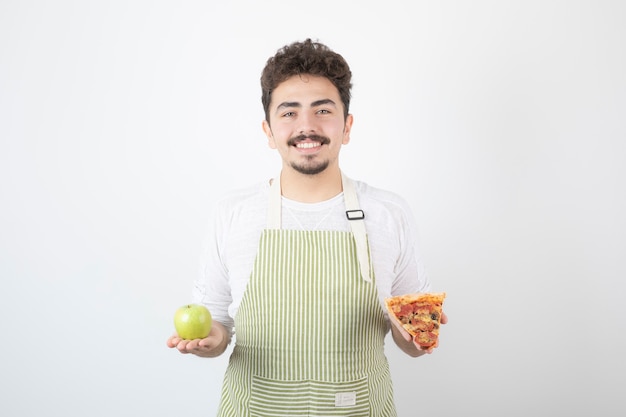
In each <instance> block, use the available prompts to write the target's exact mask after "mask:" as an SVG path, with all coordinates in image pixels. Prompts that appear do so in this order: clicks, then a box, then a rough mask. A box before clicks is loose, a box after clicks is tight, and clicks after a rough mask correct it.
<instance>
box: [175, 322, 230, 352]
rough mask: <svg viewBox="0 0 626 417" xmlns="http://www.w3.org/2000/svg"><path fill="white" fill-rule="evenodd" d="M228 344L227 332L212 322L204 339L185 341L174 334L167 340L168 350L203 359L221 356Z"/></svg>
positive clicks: (228, 336) (228, 335)
mask: <svg viewBox="0 0 626 417" xmlns="http://www.w3.org/2000/svg"><path fill="white" fill-rule="evenodd" d="M229 343H230V334H229V332H228V330H226V328H225V327H224V326H223V325H222V324H221V323H219V322H216V321H213V325H212V326H211V331H210V332H209V335H208V336H207V337H205V338H204V339H194V340H185V339H181V338H180V337H179V336H178V334H176V333H174V334H173V335H172V336H170V338H169V339H167V346H168V347H169V348H176V349H178V351H179V352H180V353H185V354H187V353H191V354H194V355H196V356H200V357H203V358H214V357H216V356H219V355H221V354H222V353H224V351H225V350H226V347H227V346H228V344H229Z"/></svg>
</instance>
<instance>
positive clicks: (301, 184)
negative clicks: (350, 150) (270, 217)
mask: <svg viewBox="0 0 626 417" xmlns="http://www.w3.org/2000/svg"><path fill="white" fill-rule="evenodd" d="M280 188H281V193H282V195H283V196H284V197H286V198H288V199H290V200H294V201H299V202H301V203H319V202H320V201H326V200H329V199H331V198H333V197H335V196H336V195H337V194H339V193H341V191H343V187H342V183H341V170H340V169H339V168H338V167H337V168H330V167H329V168H328V169H327V170H325V171H324V172H320V173H319V174H315V175H306V174H301V173H299V172H297V171H295V170H293V169H283V170H282V171H281V173H280Z"/></svg>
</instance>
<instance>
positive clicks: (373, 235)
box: [193, 181, 430, 329]
mask: <svg viewBox="0 0 626 417" xmlns="http://www.w3.org/2000/svg"><path fill="white" fill-rule="evenodd" d="M355 188H356V192H357V197H358V200H359V205H360V207H361V210H363V212H364V213H365V220H364V221H365V228H366V232H367V237H368V242H369V246H370V252H371V256H372V263H373V266H374V276H375V281H376V286H377V289H378V296H379V299H380V302H381V307H382V308H383V311H385V314H386V309H385V307H384V299H385V298H386V297H389V296H391V295H401V294H408V293H414V292H426V291H429V290H430V283H429V280H428V277H427V276H426V272H425V269H424V265H423V263H422V257H421V254H420V251H419V245H418V236H417V230H416V224H415V221H414V218H413V215H412V212H411V210H410V208H409V206H408V204H407V203H406V201H405V200H404V199H403V198H401V197H400V196H398V195H396V194H394V193H392V192H389V191H385V190H381V189H378V188H374V187H371V186H369V185H367V184H365V183H363V182H360V181H355ZM269 190H270V185H269V181H265V182H263V183H261V184H257V185H255V186H252V187H249V188H246V189H243V190H239V191H236V192H232V193H231V194H229V195H227V196H226V197H225V198H223V199H221V200H220V201H219V202H218V203H217V205H216V208H215V213H214V216H213V221H212V224H211V227H210V231H209V234H208V239H207V242H206V246H205V249H204V251H203V259H202V262H201V269H200V276H199V278H198V279H197V280H196V282H195V285H194V289H193V299H194V302H196V303H201V304H204V305H205V306H207V308H208V309H209V310H210V311H211V315H212V316H213V319H214V320H216V321H219V322H220V323H222V324H224V325H225V326H226V327H227V328H229V329H232V327H233V325H234V319H233V318H234V317H235V314H236V313H237V309H238V308H239V304H240V303H241V299H242V297H243V294H244V291H245V289H246V285H247V283H248V279H249V277H250V274H251V272H252V267H253V264H254V259H255V257H256V253H257V249H258V244H259V239H260V237H261V234H262V232H263V230H264V229H265V228H266V225H267V210H268V204H269ZM281 212H282V228H283V229H297V230H339V231H350V225H349V223H348V222H349V221H348V220H347V218H346V209H345V205H344V198H343V193H341V194H339V195H337V196H335V197H333V198H331V199H330V200H327V201H323V202H320V203H313V204H308V203H300V202H297V201H293V200H289V199H286V198H285V197H283V198H282V210H281Z"/></svg>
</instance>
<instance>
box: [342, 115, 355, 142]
mask: <svg viewBox="0 0 626 417" xmlns="http://www.w3.org/2000/svg"><path fill="white" fill-rule="evenodd" d="M353 122H354V117H353V116H352V115H351V114H349V115H348V117H346V124H345V126H344V127H343V140H342V141H341V143H342V144H344V145H347V144H348V143H349V142H350V131H351V130H352V123H353Z"/></svg>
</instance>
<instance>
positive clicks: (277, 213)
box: [267, 172, 372, 282]
mask: <svg viewBox="0 0 626 417" xmlns="http://www.w3.org/2000/svg"><path fill="white" fill-rule="evenodd" d="M341 184H342V188H343V198H344V203H345V206H346V217H347V219H348V222H349V223H350V229H351V230H352V235H353V236H354V240H355V243H356V250H357V256H358V258H359V266H360V267H361V275H362V276H363V279H364V280H365V281H368V282H371V281H372V278H371V274H370V272H371V271H370V262H369V249H368V245H367V233H366V231H365V222H364V221H363V219H365V213H363V210H361V208H360V206H359V200H358V198H357V194H356V188H355V186H354V181H353V180H352V179H350V178H348V177H347V176H346V175H344V173H343V172H342V173H341ZM281 206H282V194H281V189H280V174H278V175H277V176H276V177H275V178H274V179H273V181H272V183H271V185H270V194H269V208H268V213H267V228H268V229H280V228H281V209H282V207H281Z"/></svg>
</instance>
